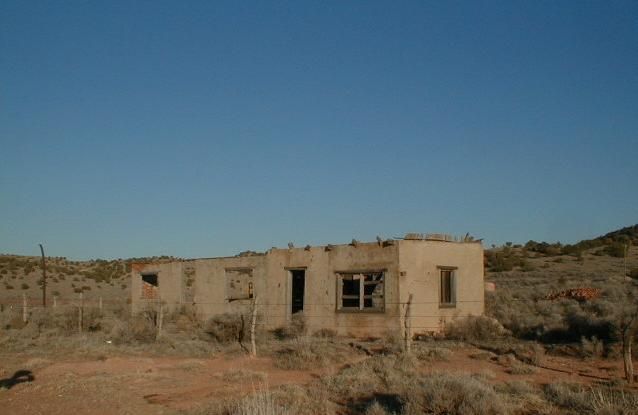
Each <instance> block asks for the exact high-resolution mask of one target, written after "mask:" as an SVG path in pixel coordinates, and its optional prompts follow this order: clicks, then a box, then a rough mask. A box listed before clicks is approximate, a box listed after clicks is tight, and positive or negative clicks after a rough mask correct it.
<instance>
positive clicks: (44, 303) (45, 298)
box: [39, 244, 47, 308]
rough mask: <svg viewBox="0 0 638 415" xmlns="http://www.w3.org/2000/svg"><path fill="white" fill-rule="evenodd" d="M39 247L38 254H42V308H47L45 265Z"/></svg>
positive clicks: (42, 249) (41, 249)
mask: <svg viewBox="0 0 638 415" xmlns="http://www.w3.org/2000/svg"><path fill="white" fill-rule="evenodd" d="M39 245H40V252H41V253H42V307H45V308H46V306H47V264H46V262H45V260H44V248H43V247H42V244H39Z"/></svg>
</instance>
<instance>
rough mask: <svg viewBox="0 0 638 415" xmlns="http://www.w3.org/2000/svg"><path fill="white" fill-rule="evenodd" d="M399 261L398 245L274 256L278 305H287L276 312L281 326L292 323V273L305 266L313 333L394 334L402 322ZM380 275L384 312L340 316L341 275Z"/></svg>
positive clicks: (296, 251) (306, 303) (306, 314)
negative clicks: (398, 313) (338, 299)
mask: <svg viewBox="0 0 638 415" xmlns="http://www.w3.org/2000/svg"><path fill="white" fill-rule="evenodd" d="M397 260H398V255H397V250H396V246H388V247H381V246H379V245H377V244H376V243H375V244H358V245H357V246H356V247H355V246H351V245H338V246H334V247H332V249H331V250H329V251H327V250H326V249H325V248H324V247H316V248H310V249H309V250H304V249H289V250H284V249H277V250H272V251H270V253H269V254H268V261H267V264H268V276H269V278H270V281H272V283H269V284H271V285H270V286H271V287H272V288H274V289H276V290H277V291H278V293H277V303H278V304H283V306H282V307H275V308H274V309H273V314H276V315H277V316H278V319H277V321H276V324H279V325H282V324H285V323H286V321H287V319H289V318H290V306H289V304H290V303H291V289H292V288H291V286H290V284H291V279H290V276H289V271H288V270H289V269H294V268H304V267H306V289H305V299H304V317H305V318H306V321H307V325H308V327H309V329H310V330H311V331H317V330H319V329H322V328H329V329H332V330H336V331H337V332H338V333H339V334H355V335H365V334H371V333H384V332H385V331H387V330H389V329H395V328H396V326H397V324H398V319H395V318H393V317H392V316H396V314H397V312H396V308H397V305H396V302H397V298H398V295H399V292H398V288H399V286H398V280H397V276H398V273H397V263H398V261H397ZM378 270H384V271H385V299H386V309H385V312H383V313H379V312H348V311H338V310H337V277H336V273H337V272H340V271H341V272H353V271H378ZM273 279H274V280H273ZM282 287H284V289H283V290H282V289H281V288H282ZM273 295H274V293H273ZM282 317H283V318H282ZM273 322H274V321H273Z"/></svg>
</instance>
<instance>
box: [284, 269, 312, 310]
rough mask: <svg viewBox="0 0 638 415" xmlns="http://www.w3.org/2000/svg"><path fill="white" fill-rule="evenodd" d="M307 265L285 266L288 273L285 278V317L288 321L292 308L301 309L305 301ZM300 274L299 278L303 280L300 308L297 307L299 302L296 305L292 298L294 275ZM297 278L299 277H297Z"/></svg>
mask: <svg viewBox="0 0 638 415" xmlns="http://www.w3.org/2000/svg"><path fill="white" fill-rule="evenodd" d="M306 270H307V267H290V268H286V273H287V274H288V277H287V279H286V283H287V284H286V285H287V287H286V288H287V289H286V291H287V293H286V294H287V295H286V298H287V301H286V304H287V305H286V319H287V320H288V321H290V319H291V317H292V314H293V309H296V310H295V312H297V311H302V310H303V309H304V305H305V303H306V275H307V272H306ZM300 274H301V280H302V281H303V291H302V298H301V309H297V308H298V306H299V303H297V305H295V304H294V302H293V301H294V298H293V294H294V285H295V282H294V281H295V278H294V276H295V275H297V276H299V275H300ZM298 278H299V277H298Z"/></svg>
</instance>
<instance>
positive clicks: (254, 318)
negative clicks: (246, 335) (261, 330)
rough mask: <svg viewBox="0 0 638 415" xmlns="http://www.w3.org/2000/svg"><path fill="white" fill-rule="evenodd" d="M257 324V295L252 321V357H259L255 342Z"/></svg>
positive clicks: (254, 301) (254, 299)
mask: <svg viewBox="0 0 638 415" xmlns="http://www.w3.org/2000/svg"><path fill="white" fill-rule="evenodd" d="M256 325H257V296H255V297H254V298H253V310H252V320H251V322H250V346H251V350H250V357H257V344H256V343H255V326H256Z"/></svg>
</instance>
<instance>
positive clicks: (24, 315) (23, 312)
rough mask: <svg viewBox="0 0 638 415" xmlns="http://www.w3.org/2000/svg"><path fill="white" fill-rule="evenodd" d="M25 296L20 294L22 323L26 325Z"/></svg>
mask: <svg viewBox="0 0 638 415" xmlns="http://www.w3.org/2000/svg"><path fill="white" fill-rule="evenodd" d="M27 316H28V311H27V295H26V294H24V293H22V322H23V323H25V324H26V322H27Z"/></svg>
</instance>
